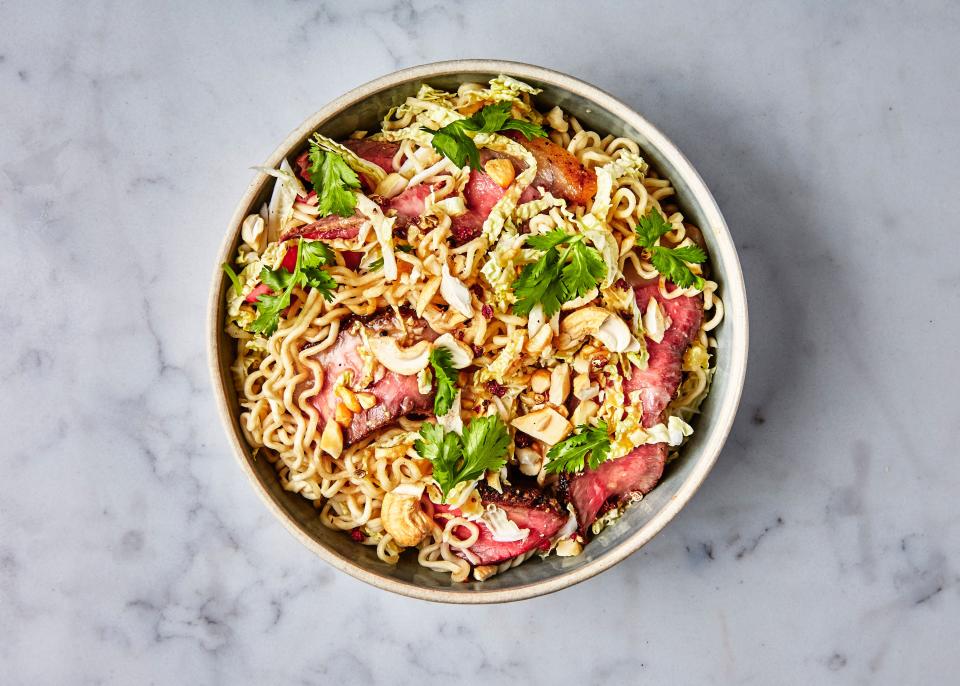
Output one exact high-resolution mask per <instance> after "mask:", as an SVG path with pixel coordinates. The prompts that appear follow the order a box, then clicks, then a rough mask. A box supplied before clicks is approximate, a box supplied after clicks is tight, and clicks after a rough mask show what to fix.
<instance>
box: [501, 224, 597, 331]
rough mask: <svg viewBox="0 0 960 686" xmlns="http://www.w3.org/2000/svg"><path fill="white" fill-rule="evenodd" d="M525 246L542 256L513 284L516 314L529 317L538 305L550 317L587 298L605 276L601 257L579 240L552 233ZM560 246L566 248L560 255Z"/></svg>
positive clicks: (576, 237) (528, 240)
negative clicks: (575, 300) (580, 299)
mask: <svg viewBox="0 0 960 686" xmlns="http://www.w3.org/2000/svg"><path fill="white" fill-rule="evenodd" d="M527 245H528V246H530V247H531V248H534V249H536V250H543V251H544V253H543V255H542V256H541V257H540V259H539V260H537V261H536V262H534V263H532V264H528V265H525V266H524V268H523V270H522V271H521V272H520V276H519V278H517V280H516V281H514V282H513V293H514V295H515V296H516V297H517V302H516V303H514V305H513V311H514V312H515V313H516V314H519V315H527V314H530V310H532V309H533V307H534V306H535V305H536V304H537V303H540V305H542V307H543V313H544V315H546V316H547V317H552V316H553V315H554V314H555V313H556V312H557V311H558V310H559V309H560V306H561V305H562V304H563V303H565V302H568V301H570V300H574V299H576V298H579V297H582V296H584V295H586V294H587V293H588V292H590V291H591V290H592V289H593V288H595V287H596V285H597V284H598V283H600V281H602V280H603V278H604V277H605V276H606V275H607V266H606V264H605V263H604V261H603V258H602V257H601V256H600V253H599V252H597V250H596V249H595V248H591V247H589V246H588V245H587V244H586V243H584V242H583V237H582V236H574V235H571V234H568V233H566V232H564V231H563V230H561V229H554V230H553V231H550V232H548V233H545V234H542V235H537V236H531V237H529V238H528V239H527ZM561 245H566V246H567V247H566V248H565V249H564V251H563V253H560V251H559V250H558V249H557V248H558V247H559V246H561ZM568 258H569V261H568Z"/></svg>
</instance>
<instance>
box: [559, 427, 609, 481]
mask: <svg viewBox="0 0 960 686" xmlns="http://www.w3.org/2000/svg"><path fill="white" fill-rule="evenodd" d="M609 455H610V436H609V434H608V433H607V424H606V422H599V423H598V424H597V426H596V427H592V426H589V425H587V424H581V425H580V426H578V427H577V433H576V434H574V435H573V436H570V437H569V438H567V439H566V440H563V441H560V442H559V443H557V444H556V445H555V446H553V447H552V448H550V451H549V452H548V453H547V464H546V467H545V469H546V471H548V472H551V473H554V474H556V473H557V472H582V471H583V470H584V467H586V466H588V465H589V467H590V469H596V468H597V467H599V466H600V463H601V462H604V461H605V460H606V459H607V457H609Z"/></svg>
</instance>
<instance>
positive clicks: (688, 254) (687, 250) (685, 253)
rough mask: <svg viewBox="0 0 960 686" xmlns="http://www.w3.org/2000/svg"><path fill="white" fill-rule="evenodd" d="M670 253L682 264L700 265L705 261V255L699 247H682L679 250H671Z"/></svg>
mask: <svg viewBox="0 0 960 686" xmlns="http://www.w3.org/2000/svg"><path fill="white" fill-rule="evenodd" d="M671 252H673V254H674V255H675V256H676V257H679V258H680V259H681V260H683V261H684V262H693V263H694V264H702V263H704V262H706V261H707V253H705V252H703V250H702V249H701V248H700V246H699V245H684V246H682V247H680V248H673V249H672V250H671Z"/></svg>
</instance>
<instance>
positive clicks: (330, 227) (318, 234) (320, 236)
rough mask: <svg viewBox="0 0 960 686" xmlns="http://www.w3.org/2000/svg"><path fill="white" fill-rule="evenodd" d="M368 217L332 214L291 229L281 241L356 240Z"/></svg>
mask: <svg viewBox="0 0 960 686" xmlns="http://www.w3.org/2000/svg"><path fill="white" fill-rule="evenodd" d="M365 221H367V218H366V217H363V216H361V215H359V214H355V215H353V216H352V217H341V216H340V215H339V214H331V215H330V216H328V217H323V218H321V219H318V220H317V221H315V222H313V223H311V224H304V225H303V226H298V227H297V228H295V229H290V230H289V231H287V232H286V233H285V234H283V235H282V236H281V237H280V240H281V241H286V240H290V239H291V238H301V237H302V238H306V239H307V240H310V241H316V240H332V239H334V238H346V239H351V238H356V237H357V235H358V234H359V233H360V227H361V226H362V225H363V222H365Z"/></svg>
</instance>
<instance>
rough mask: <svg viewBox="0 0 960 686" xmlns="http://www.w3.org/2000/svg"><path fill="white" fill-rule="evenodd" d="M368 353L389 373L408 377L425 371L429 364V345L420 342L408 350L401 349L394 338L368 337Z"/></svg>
mask: <svg viewBox="0 0 960 686" xmlns="http://www.w3.org/2000/svg"><path fill="white" fill-rule="evenodd" d="M367 344H368V345H369V347H370V352H372V353H373V356H374V357H376V358H377V361H378V362H379V363H380V364H382V365H383V366H384V367H386V368H387V369H389V370H390V371H391V372H396V373H397V374H403V375H404V376H410V375H412V374H416V373H417V372H419V371H420V370H421V369H426V367H427V364H428V363H429V362H430V343H429V341H420V342H419V343H417V344H416V345H412V346H410V347H409V348H401V347H400V346H399V344H398V343H397V340H396V339H395V338H390V337H389V336H370V337H369V338H368V339H367Z"/></svg>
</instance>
